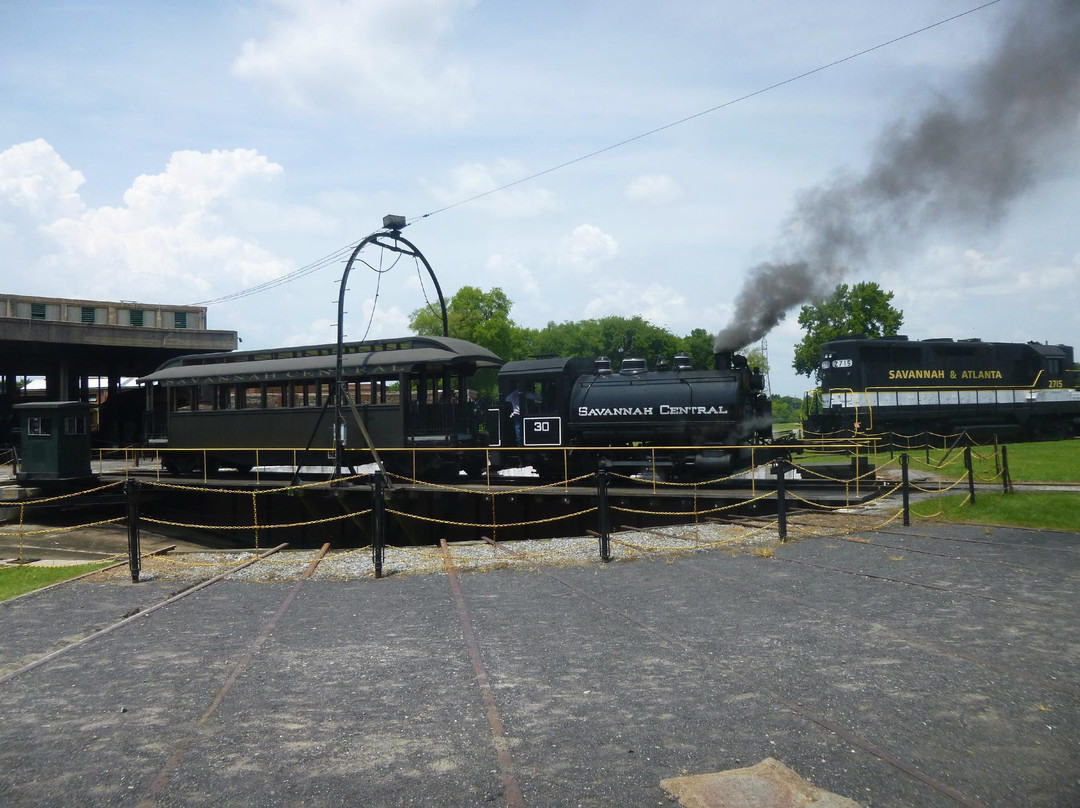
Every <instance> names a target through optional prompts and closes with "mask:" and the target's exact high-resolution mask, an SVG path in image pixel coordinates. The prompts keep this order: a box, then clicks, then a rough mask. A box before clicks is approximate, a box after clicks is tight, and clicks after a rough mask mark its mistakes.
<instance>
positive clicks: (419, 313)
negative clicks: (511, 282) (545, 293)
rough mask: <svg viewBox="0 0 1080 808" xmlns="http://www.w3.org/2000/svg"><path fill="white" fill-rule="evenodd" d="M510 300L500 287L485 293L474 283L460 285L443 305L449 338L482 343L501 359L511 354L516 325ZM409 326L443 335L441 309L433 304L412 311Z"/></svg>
mask: <svg viewBox="0 0 1080 808" xmlns="http://www.w3.org/2000/svg"><path fill="white" fill-rule="evenodd" d="M513 305H514V304H513V302H511V300H510V298H508V297H507V296H506V293H505V292H503V290H502V289H500V288H498V287H495V288H494V289H492V290H491V291H490V292H484V291H482V290H480V289H478V288H476V287H475V286H462V287H461V288H460V289H458V291H457V292H456V293H455V294H454V296H453V297H451V298H450V301H449V302H448V303H447V304H446V321H447V327H448V330H449V332H450V336H451V337H457V338H458V339H466V340H469V341H470V342H475V343H476V344H477V345H483V346H484V347H485V348H487V349H488V350H489V351H491V352H492V353H494V354H496V355H498V356H501V357H503V358H506V357H509V356H511V355H512V353H513V346H514V341H515V340H514V332H515V330H517V326H515V325H514V321H513V320H511V319H510V309H511V308H512V307H513ZM409 327H410V328H412V330H413V331H415V332H416V333H417V334H421V335H426V336H441V335H442V312H440V311H438V310H437V307H435V306H428V307H425V308H422V309H417V310H416V311H414V312H413V313H412V319H411V320H410V321H409Z"/></svg>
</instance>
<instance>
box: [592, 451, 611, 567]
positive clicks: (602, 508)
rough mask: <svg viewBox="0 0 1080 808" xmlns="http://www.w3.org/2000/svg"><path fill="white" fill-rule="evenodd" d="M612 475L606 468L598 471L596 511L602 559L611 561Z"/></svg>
mask: <svg viewBox="0 0 1080 808" xmlns="http://www.w3.org/2000/svg"><path fill="white" fill-rule="evenodd" d="M610 477H611V475H610V473H609V472H608V470H607V469H605V468H600V469H597V470H596V509H597V521H598V525H597V526H598V527H599V529H600V531H599V532H600V559H601V560H603V561H611V547H610V538H611V513H610V512H609V510H608V483H609V482H610Z"/></svg>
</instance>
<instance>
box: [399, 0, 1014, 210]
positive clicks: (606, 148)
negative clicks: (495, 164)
mask: <svg viewBox="0 0 1080 808" xmlns="http://www.w3.org/2000/svg"><path fill="white" fill-rule="evenodd" d="M1000 2H1001V0H990V1H989V2H987V3H983V4H982V5H981V6H976V7H975V8H971V9H968V10H967V11H962V12H960V13H959V14H954V15H953V16H951V17H946V18H945V19H943V20H938V21H937V22H935V23H931V24H930V25H926V26H924V27H922V28H919V29H917V30H915V31H910V32H908V33H906V34H903V35H901V36H898V37H894V38H893V39H890V40H888V41H887V42H881V43H879V44H877V45H874V46H872V47H869V48H866V49H864V50H861V51H859V52H857V53H852V54H850V55H849V56H844V57H843V58H841V59H836V60H835V61H832V62H829V63H828V64H824V65H821V66H820V67H815V68H813V69H812V70H807V71H805V72H803V73H799V74H798V75H797V76H792V77H790V78H787V79H784V80H783V81H778V82H776V83H775V84H770V85H769V86H768V87H762V88H761V89H760V90H754V91H753V92H750V93H746V95H741V96H739V97H738V98H733V99H731V100H730V101H725V102H724V103H722V104H717V105H716V106H715V107H709V109H704V110H702V111H701V112H695V113H694V114H693V115H687V116H686V117H685V118H680V119H679V120H677V121H672V122H671V123H666V124H664V125H663V126H658V127H656V128H655V129H650V130H649V131H647V132H642V133H641V134H639V135H634V136H633V137H628V138H626V140H620V141H619V142H618V143H612V144H611V145H610V146H604V147H603V148H602V149H597V150H596V151H593V152H589V153H588V154H583V155H581V156H580V157H575V158H574V159H572V160H567V161H566V162H565V163H559V164H558V165H556V166H552V167H551V168H545V169H544V170H543V171H538V172H536V173H535V174H530V175H529V176H527V177H522V178H521V179H518V180H514V181H513V182H508V183H506V184H505V185H500V186H499V187H498V188H492V189H491V190H490V191H484V192H483V193H479V194H476V195H475V196H470V197H469V198H468V199H462V200H460V201H458V202H454V203H451V204H449V205H446V206H444V207H441V208H438V209H437V210H433V211H431V212H430V213H425V214H424V215H422V216H419V217H417V220H419V219H427V218H430V217H432V216H435V215H436V214H439V213H442V212H444V211H447V210H452V209H453V208H456V207H459V206H461V205H467V204H469V203H470V202H475V201H476V200H477V199H483V198H484V197H485V196H490V195H491V194H495V193H498V192H499V191H505V190H506V189H507V188H513V187H514V186H515V185H521V184H522V183H524V182H530V181H531V180H535V179H537V178H538V177H543V176H545V175H547V174H551V173H553V172H555V171H560V170H562V169H564V168H566V167H567V166H572V165H575V164H576V163H580V162H582V161H584V160H589V159H591V158H593V157H596V156H598V155H601V154H604V153H605V152H609V151H612V150H614V149H618V148H621V147H623V146H625V145H627V144H629V143H634V142H635V141H638V140H642V139H643V138H647V137H651V136H652V135H655V134H657V133H659V132H663V131H666V130H668V129H672V128H674V127H676V126H681V125H682V124H684V123H687V122H689V121H693V120H696V119H697V118H700V117H702V116H704V115H709V114H711V113H713V112H717V111H718V110H721V109H726V108H727V107H730V106H733V105H735V104H738V103H740V102H742V101H747V100H749V99H751V98H754V97H756V96H759V95H762V94H763V93H767V92H770V91H772V90H775V89H777V88H779V87H783V86H785V85H788V84H791V83H792V82H795V81H799V80H801V79H805V78H807V77H808V76H813V75H814V74H815V73H820V72H822V71H823V70H828V69H829V68H832V67H836V66H837V65H841V64H844V63H845V62H850V61H851V60H852V59H858V58H859V57H860V56H865V55H866V54H868V53H873V52H874V51H876V50H880V49H881V48H886V47H888V46H889V45H895V44H896V43H897V42H902V41H903V40H905V39H910V38H911V37H913V36H918V35H919V34H922V33H925V32H926V31H929V30H931V29H933V28H937V27H938V26H941V25H945V24H946V23H950V22H953V21H954V20H958V19H960V18H961V17H965V16H967V15H968V14H974V13H975V12H977V11H982V10H983V9H985V8H988V7H989V6H992V5H995V4H997V3H1000ZM410 224H412V221H411V220H410Z"/></svg>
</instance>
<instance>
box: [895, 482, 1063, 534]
mask: <svg viewBox="0 0 1080 808" xmlns="http://www.w3.org/2000/svg"><path fill="white" fill-rule="evenodd" d="M966 498H967V494H950V495H948V496H944V497H935V498H934V499H928V500H924V501H922V502H915V503H912V505H911V512H912V514H913V515H916V516H926V517H933V518H936V519H943V520H945V521H947V522H975V523H976V524H985V525H1015V526H1016V527H1032V528H1041V529H1044V530H1067V531H1070V532H1073V533H1080V494H1076V493H1070V492H1060V493H1059V492H1056V491H1016V492H1014V493H1012V494H1004V493H1001V492H1000V491H996V492H993V493H989V492H983V491H979V492H977V493H976V495H975V504H974V505H971V504H967V505H964V504H962V503H963V502H964V500H965V499H966Z"/></svg>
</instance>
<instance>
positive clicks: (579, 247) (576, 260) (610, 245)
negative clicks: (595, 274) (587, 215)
mask: <svg viewBox="0 0 1080 808" xmlns="http://www.w3.org/2000/svg"><path fill="white" fill-rule="evenodd" d="M561 246H562V252H561V255H560V263H562V264H565V265H566V266H569V267H573V268H574V269H583V270H586V271H591V270H593V269H595V268H596V267H598V266H599V265H600V264H603V263H606V262H608V261H610V260H612V259H613V258H614V257H615V256H616V255H618V254H619V242H618V241H616V240H615V237H614V236H611V235H609V234H608V233H605V232H604V231H603V230H601V229H600V228H599V227H596V226H595V225H591V224H582V225H578V226H577V227H575V228H574V232H573V233H571V234H570V235H569V236H568V237H567V238H564V239H563V240H562V245H561Z"/></svg>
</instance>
